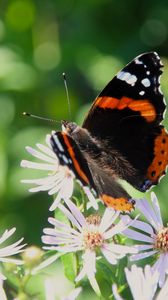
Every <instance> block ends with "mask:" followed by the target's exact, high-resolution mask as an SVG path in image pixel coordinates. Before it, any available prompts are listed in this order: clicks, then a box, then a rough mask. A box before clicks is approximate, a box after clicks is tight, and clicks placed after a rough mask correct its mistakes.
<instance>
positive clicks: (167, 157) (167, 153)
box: [147, 128, 168, 183]
mask: <svg viewBox="0 0 168 300" xmlns="http://www.w3.org/2000/svg"><path fill="white" fill-rule="evenodd" d="M167 165H168V134H167V132H166V131H165V129H164V128H163V129H162V131H161V134H160V135H158V136H157V137H156V139H155V145H154V159H153V161H152V163H151V165H150V166H149V168H148V171H147V178H148V179H150V180H151V181H152V182H155V183H157V182H158V180H159V178H160V177H161V176H162V175H164V174H165V170H166V166H167Z"/></svg>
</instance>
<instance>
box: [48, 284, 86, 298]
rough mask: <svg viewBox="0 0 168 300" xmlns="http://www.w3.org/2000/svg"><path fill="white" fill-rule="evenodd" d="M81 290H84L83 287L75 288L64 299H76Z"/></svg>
mask: <svg viewBox="0 0 168 300" xmlns="http://www.w3.org/2000/svg"><path fill="white" fill-rule="evenodd" d="M81 291H82V288H81V287H78V288H76V289H74V290H73V291H72V292H71V293H70V294H69V295H68V296H67V297H65V298H63V299H62V300H75V299H76V298H77V297H78V296H79V294H80V293H81ZM49 300H50V299H49Z"/></svg>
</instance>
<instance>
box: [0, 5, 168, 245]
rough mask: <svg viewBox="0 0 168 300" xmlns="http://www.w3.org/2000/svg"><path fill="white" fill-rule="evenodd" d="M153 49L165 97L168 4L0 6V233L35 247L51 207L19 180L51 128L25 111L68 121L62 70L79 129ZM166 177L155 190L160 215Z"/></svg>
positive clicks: (26, 175) (167, 84)
mask: <svg viewBox="0 0 168 300" xmlns="http://www.w3.org/2000/svg"><path fill="white" fill-rule="evenodd" d="M153 50H154V51H158V53H159V55H160V56H161V57H162V60H163V62H164V65H165V68H164V74H163V76H162V80H161V82H162V90H163V91H164V94H165V96H166V97H167V99H168V58H167V57H168V2H167V0H165V1H156V0H152V1H151V0H149V1H146V0H141V1H138V0H134V1H133V0H127V1H125V0H120V1H117V0H104V1H103V0H92V1H89V0H85V1H77V0H76V1H75V0H64V1H61V0H55V1H54V0H47V1H40V0H36V1H29V0H14V1H13V0H11V1H5V0H4V1H3V0H2V1H1V2H0V88H1V94H0V134H1V136H0V220H1V229H0V231H3V229H4V228H9V227H11V226H16V227H17V232H18V234H19V236H21V235H23V236H24V237H25V240H26V242H27V243H28V244H35V245H40V243H41V241H40V236H41V233H42V228H43V227H44V226H46V224H47V217H48V216H49V212H48V208H49V206H50V204H51V201H52V199H51V198H50V197H49V196H48V195H47V194H46V193H38V194H31V193H28V192H27V189H28V187H27V186H26V185H24V184H21V183H20V180H21V179H26V178H31V176H33V175H32V172H28V171H27V170H24V169H21V168H20V161H21V160H22V159H23V158H26V159H31V157H30V156H29V155H28V154H27V153H26V151H25V146H26V145H30V146H34V145H35V143H36V142H44V140H45V135H46V133H49V132H50V131H51V130H53V129H55V128H56V127H55V125H54V124H52V123H47V122H44V121H38V120H34V119H29V118H25V117H23V116H22V112H23V111H28V112H32V113H34V114H38V115H41V116H46V117H48V118H55V119H57V120H61V119H68V105H67V99H66V93H65V88H64V83H63V79H62V72H66V74H67V81H68V87H69V94H70V102H71V111H72V117H73V120H74V121H77V122H78V123H79V124H80V123H81V122H82V120H83V118H84V114H85V112H86V110H87V108H88V107H89V105H90V103H91V101H92V100H93V99H94V98H95V97H96V95H97V93H98V92H99V91H100V90H101V89H102V88H103V87H104V85H105V84H106V83H107V82H108V81H109V80H110V79H111V78H112V76H113V75H115V73H116V72H117V71H118V70H119V69H120V68H121V67H122V66H124V65H125V64H126V63H128V62H129V61H130V60H131V59H133V58H134V57H135V56H136V55H139V54H141V53H143V52H146V51H153ZM165 125H166V126H167V127H168V121H166V120H165ZM57 129H58V127H57ZM167 178H168V177H167V176H165V177H164V179H162V181H161V183H160V185H159V187H157V188H155V191H156V192H157V195H158V197H159V200H160V202H161V208H162V213H163V215H164V217H166V205H167V204H166V203H167V191H168V190H167ZM132 194H133V195H134V196H138V197H139V196H142V195H140V194H139V193H137V192H135V191H133V190H132Z"/></svg>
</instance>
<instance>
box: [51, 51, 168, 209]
mask: <svg viewBox="0 0 168 300" xmlns="http://www.w3.org/2000/svg"><path fill="white" fill-rule="evenodd" d="M162 67H163V65H162V63H161V60H160V58H159V56H158V54H157V53H156V52H149V53H144V54H141V55H139V56H137V57H136V58H135V59H134V60H133V61H131V62H130V63H129V64H128V65H126V66H125V67H124V68H123V69H122V70H121V71H119V72H118V74H117V75H116V76H115V77H114V78H113V79H112V80H111V81H110V82H109V83H108V84H107V86H106V87H105V88H104V89H103V90H102V92H101V93H100V94H99V95H98V96H97V98H96V99H95V101H94V102H93V104H92V106H91V108H90V110H89V112H88V114H87V116H86V118H85V119H84V122H83V125H82V127H80V126H78V125H77V124H76V123H74V122H69V121H62V127H63V130H62V131H58V132H54V133H53V134H52V136H51V140H50V142H51V146H52V149H53V151H54V152H55V153H56V155H57V157H58V159H59V162H60V165H63V166H67V167H68V168H69V169H70V170H71V171H72V172H73V174H74V175H75V177H76V179H77V180H78V181H80V183H81V184H82V185H83V186H89V187H90V189H93V190H94V191H95V192H96V195H97V197H99V198H100V199H101V200H102V201H103V202H104V204H105V205H106V206H108V207H112V208H113V209H115V210H119V211H123V212H126V211H131V210H132V209H133V208H134V204H135V201H134V200H133V199H132V198H131V196H130V195H129V194H128V192H127V191H126V190H125V189H124V188H123V187H122V186H121V184H120V183H119V181H120V180H119V179H123V180H125V181H127V182H128V183H130V184H131V185H132V186H133V187H134V188H136V189H137V190H139V191H141V192H145V191H147V190H148V189H149V188H150V187H152V186H153V185H156V184H158V182H159V180H160V178H161V177H162V176H163V175H164V174H165V170H166V166H167V164H168V134H167V132H166V130H165V128H164V127H163V125H161V122H162V120H163V114H164V112H165V108H166V105H165V102H164V97H163V94H162V92H161V90H160V81H159V80H160V75H161V74H162V71H161V68H162Z"/></svg>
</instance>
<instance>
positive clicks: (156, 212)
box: [151, 192, 163, 228]
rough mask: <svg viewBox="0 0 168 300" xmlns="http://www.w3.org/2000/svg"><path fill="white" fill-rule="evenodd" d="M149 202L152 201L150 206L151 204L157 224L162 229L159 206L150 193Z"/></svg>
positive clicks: (152, 193) (153, 195) (154, 196)
mask: <svg viewBox="0 0 168 300" xmlns="http://www.w3.org/2000/svg"><path fill="white" fill-rule="evenodd" d="M151 200H152V204H153V209H154V211H155V214H156V217H157V220H158V224H159V225H160V227H161V228H162V227H163V221H162V216H161V211H160V206H159V202H158V199H157V197H156V195H155V193H154V192H151Z"/></svg>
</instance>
